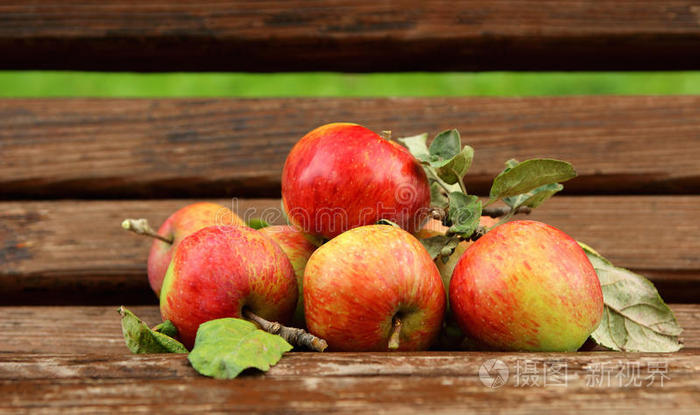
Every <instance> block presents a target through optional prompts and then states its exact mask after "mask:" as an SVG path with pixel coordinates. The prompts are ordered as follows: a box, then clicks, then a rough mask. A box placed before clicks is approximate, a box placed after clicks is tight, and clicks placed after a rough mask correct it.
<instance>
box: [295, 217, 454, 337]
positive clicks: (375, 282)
mask: <svg viewBox="0 0 700 415" xmlns="http://www.w3.org/2000/svg"><path fill="white" fill-rule="evenodd" d="M304 312H305V314H306V325H307V327H308V329H309V331H310V332H311V333H313V334H315V335H317V336H319V337H321V338H323V339H325V340H326V341H327V342H328V345H329V348H330V349H332V350H336V351H386V350H390V349H398V350H424V349H427V348H428V347H429V346H430V345H431V344H432V342H433V341H434V340H435V337H436V336H437V334H438V333H439V331H440V327H441V325H442V318H443V315H444V312H445V289H444V288H443V286H442V282H441V281H440V274H439V272H438V270H437V267H436V266H435V263H434V262H433V261H432V259H431V258H430V255H429V254H428V252H427V251H426V250H425V248H424V247H423V245H422V244H421V243H420V242H419V241H418V240H417V239H416V238H415V237H414V236H413V235H411V234H409V233H408V232H406V231H404V230H402V229H399V228H396V227H392V226H387V225H370V226H362V227H358V228H355V229H352V230H349V231H347V232H345V233H343V234H341V235H340V236H338V237H336V238H333V239H331V240H330V241H329V242H327V243H325V244H324V245H323V246H321V247H320V248H318V249H317V250H316V251H315V252H314V253H313V254H312V255H311V258H310V259H309V262H308V263H307V264H306V271H305V272H304Z"/></svg>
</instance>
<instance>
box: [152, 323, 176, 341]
mask: <svg viewBox="0 0 700 415" xmlns="http://www.w3.org/2000/svg"><path fill="white" fill-rule="evenodd" d="M153 331H157V332H158V333H161V334H165V335H166V336H168V337H177V328H176V327H175V325H174V324H173V322H172V321H170V320H165V321H164V322H162V323H160V324H158V325H157V326H155V327H153Z"/></svg>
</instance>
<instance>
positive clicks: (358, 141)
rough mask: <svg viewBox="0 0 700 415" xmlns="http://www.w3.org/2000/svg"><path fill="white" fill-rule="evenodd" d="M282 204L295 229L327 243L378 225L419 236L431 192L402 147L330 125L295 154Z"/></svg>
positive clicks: (356, 127)
mask: <svg viewBox="0 0 700 415" xmlns="http://www.w3.org/2000/svg"><path fill="white" fill-rule="evenodd" d="M282 201H283V204H284V209H285V211H286V213H287V216H288V218H289V221H290V223H291V224H292V225H294V226H296V227H297V228H299V229H302V230H303V231H304V232H305V233H309V234H312V235H315V236H319V237H323V238H328V239H330V238H333V237H335V236H338V235H340V234H341V233H343V232H345V231H346V230H348V229H352V228H356V227H358V226H363V225H370V224H374V223H376V222H378V221H379V220H380V219H386V220H389V221H391V222H394V223H396V224H398V225H399V226H400V227H402V228H403V229H406V230H408V231H409V232H415V231H417V230H418V229H420V227H421V225H422V224H423V222H425V219H427V214H428V208H429V205H430V187H429V185H428V179H427V176H426V173H425V172H424V171H423V168H422V167H421V165H420V164H419V163H418V161H417V160H416V159H415V158H414V157H413V156H412V155H411V153H409V151H408V150H407V149H406V148H404V147H403V146H401V145H399V144H398V143H396V142H393V141H391V140H387V139H385V138H383V137H381V136H379V135H378V134H376V133H374V132H373V131H371V130H369V129H367V128H365V127H362V126H360V125H357V124H351V123H332V124H327V125H324V126H321V127H318V128H316V129H315V130H313V131H311V132H309V133H308V134H306V135H305V136H304V137H302V138H301V140H299V142H298V143H297V144H296V145H295V146H294V147H293V148H292V150H291V152H290V153H289V155H288V156H287V160H286V162H285V164H284V169H283V171H282Z"/></svg>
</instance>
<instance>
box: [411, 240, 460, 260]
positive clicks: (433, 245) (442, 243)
mask: <svg viewBox="0 0 700 415" xmlns="http://www.w3.org/2000/svg"><path fill="white" fill-rule="evenodd" d="M420 242H421V243H422V244H423V246H424V247H425V249H426V250H427V251H428V253H429V254H430V257H431V258H432V259H435V258H437V257H439V256H444V255H442V254H443V251H444V250H445V249H447V250H449V254H448V255H447V256H448V257H449V255H451V254H452V252H453V251H454V250H455V248H456V247H457V245H459V238H458V237H456V236H446V235H438V236H433V237H430V238H425V239H421V240H420Z"/></svg>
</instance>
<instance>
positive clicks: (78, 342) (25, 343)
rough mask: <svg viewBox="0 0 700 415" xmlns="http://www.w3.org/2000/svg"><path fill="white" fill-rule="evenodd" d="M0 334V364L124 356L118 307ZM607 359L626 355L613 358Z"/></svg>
mask: <svg viewBox="0 0 700 415" xmlns="http://www.w3.org/2000/svg"><path fill="white" fill-rule="evenodd" d="M671 308H672V309H673V311H674V313H675V315H676V318H677V319H678V323H679V324H680V326H681V327H682V328H683V334H682V336H681V337H682V340H683V344H684V346H685V348H684V350H687V351H696V352H697V351H698V350H700V305H699V304H672V305H671ZM129 309H130V310H132V311H133V312H134V313H135V314H136V315H138V316H139V317H141V318H142V319H143V320H144V321H145V322H147V323H148V324H149V325H155V324H157V323H159V322H160V321H161V318H160V311H159V310H158V307H157V306H133V307H129ZM0 333H2V334H3V336H2V341H0V361H5V362H10V361H12V360H7V359H8V358H12V356H13V355H15V354H51V355H55V354H86V355H100V356H103V355H123V354H128V353H129V352H128V350H127V348H126V346H125V345H124V338H123V337H122V333H121V326H120V318H119V314H118V313H117V306H80V307H74V306H65V307H55V306H18V307H16V306H4V307H0ZM595 353H597V352H595ZM431 356H432V354H431ZM435 356H439V355H435ZM611 356H613V357H623V356H626V355H623V354H619V353H618V354H613V355H611ZM3 359H5V360H3ZM57 361H58V362H63V361H64V360H57ZM145 362H146V363H145V364H148V365H156V366H157V365H158V364H159V363H158V360H155V361H153V362H155V363H153V362H152V361H151V360H148V359H146V360H145ZM149 362H151V363H149ZM149 367H150V366H149ZM319 367H321V366H319ZM327 369H328V370H330V368H327ZM8 370H9V369H8ZM47 370H48V369H47ZM95 370H97V369H95ZM100 370H101V369H100ZM144 370H146V369H144ZM319 370H320V369H319ZM0 373H2V369H0ZM100 373H101V372H100ZM177 373H178V374H179V373H181V372H177ZM10 375H11V374H10ZM6 376H9V375H7V374H5V375H2V374H0V380H2V379H3V378H4V377H6ZM27 376H28V375H27ZM144 376H146V375H144ZM98 377H100V376H98Z"/></svg>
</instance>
